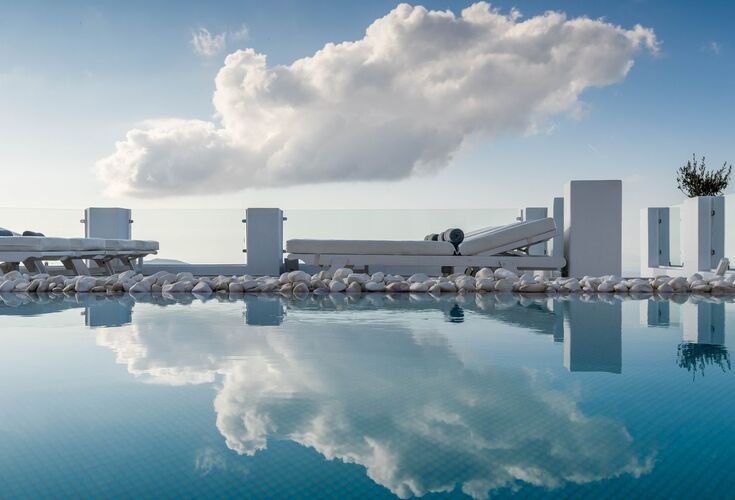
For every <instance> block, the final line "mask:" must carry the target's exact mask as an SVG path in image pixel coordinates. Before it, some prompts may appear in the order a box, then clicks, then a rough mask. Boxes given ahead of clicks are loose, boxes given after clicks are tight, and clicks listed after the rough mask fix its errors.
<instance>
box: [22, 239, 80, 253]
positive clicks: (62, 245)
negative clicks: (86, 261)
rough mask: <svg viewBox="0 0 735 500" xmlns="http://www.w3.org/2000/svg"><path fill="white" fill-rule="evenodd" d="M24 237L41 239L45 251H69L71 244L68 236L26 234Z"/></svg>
mask: <svg viewBox="0 0 735 500" xmlns="http://www.w3.org/2000/svg"><path fill="white" fill-rule="evenodd" d="M24 238H38V239H39V240H41V249H42V250H43V251H44V252H68V251H70V250H71V244H70V243H69V240H68V239H67V238H52V237H49V236H24Z"/></svg>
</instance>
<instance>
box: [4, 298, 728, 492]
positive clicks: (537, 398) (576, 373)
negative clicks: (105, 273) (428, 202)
mask: <svg viewBox="0 0 735 500" xmlns="http://www.w3.org/2000/svg"><path fill="white" fill-rule="evenodd" d="M733 300H734V299H728V298H725V299H716V298H711V297H697V296H679V297H673V298H671V299H670V300H663V299H659V298H647V297H643V298H637V299H635V298H631V297H628V296H625V297H617V296H582V297H566V298H562V299H551V298H546V297H533V296H527V297H521V296H518V295H510V294H509V295H495V294H485V295H459V296H456V295H453V296H442V297H439V298H434V297H432V296H430V295H426V294H422V295H420V296H414V295H408V294H405V295H397V296H384V295H377V294H373V295H363V296H359V297H347V296H345V295H328V296H322V297H314V296H311V297H308V298H305V299H303V300H297V299H293V298H285V297H280V296H242V295H240V296H231V297H228V296H219V297H215V298H212V299H210V300H207V301H202V300H199V299H195V298H193V297H191V296H188V295H182V296H180V297H168V298H164V297H161V296H157V297H156V296H142V297H136V298H135V299H133V298H132V297H130V296H122V297H117V298H105V297H96V296H88V297H74V296H71V297H61V296H59V297H52V296H43V297H36V296H33V297H31V296H20V295H3V296H2V297H0V343H1V344H0V345H1V347H0V497H2V498H40V497H54V498H59V497H74V498H80V497H83V498H94V497H97V498H99V497H111V496H115V497H129V498H131V497H135V498H140V497H147V498H153V497H155V498H174V497H177V498H178V497H199V498H222V497H233V496H239V497H269V498H280V497H299V498H305V497H338V498H350V497H361V498H364V497H370V498H383V497H385V498H389V497H395V496H398V497H401V498H407V497H411V496H426V497H434V496H444V495H447V496H452V497H463V496H471V497H475V498H485V497H488V496H493V497H504V496H510V495H514V494H520V495H523V496H527V497H529V496H530V497H541V496H543V497H548V496H554V497H565V498H566V497H571V496H575V497H594V498H598V497H631V496H636V497H669V498H670V497H691V496H692V495H696V496H698V497H718V498H722V497H732V496H733V495H734V494H735V493H733V492H734V491H735V475H734V474H733V471H735V465H734V464H735V377H734V376H733V371H732V369H731V360H730V357H729V353H728V345H729V344H731V342H732V337H733V333H732V325H735V304H733V303H732V301H733Z"/></svg>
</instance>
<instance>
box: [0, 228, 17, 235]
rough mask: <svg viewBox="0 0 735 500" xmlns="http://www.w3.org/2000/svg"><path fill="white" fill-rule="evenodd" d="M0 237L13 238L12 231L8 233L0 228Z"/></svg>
mask: <svg viewBox="0 0 735 500" xmlns="http://www.w3.org/2000/svg"><path fill="white" fill-rule="evenodd" d="M0 236H15V235H14V234H13V231H9V230H8V229H5V228H4V227H0Z"/></svg>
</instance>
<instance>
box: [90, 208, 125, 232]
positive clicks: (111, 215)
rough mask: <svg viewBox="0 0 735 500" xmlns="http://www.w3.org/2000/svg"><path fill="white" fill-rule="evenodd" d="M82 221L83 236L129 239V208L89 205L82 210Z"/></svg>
mask: <svg viewBox="0 0 735 500" xmlns="http://www.w3.org/2000/svg"><path fill="white" fill-rule="evenodd" d="M83 222H84V237H85V238H107V239H117V240H129V239H131V234H132V231H131V229H130V225H131V224H132V223H133V220H132V218H131V211H130V209H129V208H112V207H90V208H87V209H85V210H84V219H83Z"/></svg>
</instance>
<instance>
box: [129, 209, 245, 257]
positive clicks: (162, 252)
mask: <svg viewBox="0 0 735 500" xmlns="http://www.w3.org/2000/svg"><path fill="white" fill-rule="evenodd" d="M244 218H245V210H243V209H236V208H235V209H133V221H134V222H133V225H132V230H131V233H132V237H133V238H134V239H140V240H156V241H158V242H159V247H160V249H159V251H158V255H154V256H150V257H148V258H147V259H146V260H152V259H159V260H162V259H163V260H174V261H183V262H187V263H190V264H244V263H245V254H244V253H243V249H244V248H245V224H243V222H242V220H243V219H244Z"/></svg>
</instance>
